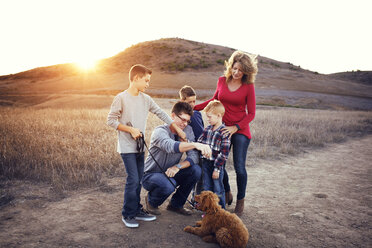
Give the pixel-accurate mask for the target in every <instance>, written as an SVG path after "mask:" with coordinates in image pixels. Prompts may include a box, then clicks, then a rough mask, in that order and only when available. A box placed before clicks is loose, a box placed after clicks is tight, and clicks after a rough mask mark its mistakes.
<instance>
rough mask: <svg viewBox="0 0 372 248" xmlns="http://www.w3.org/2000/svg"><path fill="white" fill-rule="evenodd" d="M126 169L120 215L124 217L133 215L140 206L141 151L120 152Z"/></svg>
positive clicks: (142, 154)
mask: <svg viewBox="0 0 372 248" xmlns="http://www.w3.org/2000/svg"><path fill="white" fill-rule="evenodd" d="M120 155H121V158H122V159H123V162H124V166H125V170H126V171H127V182H126V183H125V189H124V203H123V209H122V212H121V213H122V215H123V216H124V217H135V216H136V214H137V213H138V212H139V211H140V209H141V208H142V205H141V204H140V201H141V180H142V176H143V168H144V157H145V154H144V153H143V152H142V153H120Z"/></svg>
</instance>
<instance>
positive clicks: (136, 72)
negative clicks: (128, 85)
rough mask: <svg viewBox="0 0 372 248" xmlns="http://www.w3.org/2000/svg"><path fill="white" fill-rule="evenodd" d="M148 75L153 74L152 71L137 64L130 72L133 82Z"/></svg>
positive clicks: (130, 78)
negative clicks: (135, 78)
mask: <svg viewBox="0 0 372 248" xmlns="http://www.w3.org/2000/svg"><path fill="white" fill-rule="evenodd" d="M146 74H150V75H151V74H152V71H151V70H150V69H149V68H147V67H146V66H144V65H140V64H136V65H134V66H132V68H130V70H129V81H131V82H133V79H134V77H135V76H138V77H139V78H142V77H144V76H145V75H146Z"/></svg>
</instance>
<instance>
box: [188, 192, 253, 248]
mask: <svg viewBox="0 0 372 248" xmlns="http://www.w3.org/2000/svg"><path fill="white" fill-rule="evenodd" d="M195 201H196V202H197V204H196V208H197V209H199V210H201V211H203V212H205V216H204V218H203V219H202V220H200V221H197V222H196V227H192V226H187V227H185V228H184V229H183V230H184V231H185V232H189V233H193V234H196V235H198V236H200V237H202V238H203V240H204V241H205V242H209V243H212V242H213V243H219V244H220V246H221V247H223V248H224V247H231V248H238V247H239V248H240V247H246V246H247V243H248V239H249V233H248V229H247V228H246V227H245V225H244V223H243V222H242V220H241V219H240V218H239V217H238V216H237V215H236V214H232V213H230V212H228V211H226V210H224V209H223V208H222V207H221V206H220V205H219V204H218V202H219V199H218V196H217V195H216V194H215V193H213V192H211V191H203V192H202V193H201V194H200V195H197V196H195Z"/></svg>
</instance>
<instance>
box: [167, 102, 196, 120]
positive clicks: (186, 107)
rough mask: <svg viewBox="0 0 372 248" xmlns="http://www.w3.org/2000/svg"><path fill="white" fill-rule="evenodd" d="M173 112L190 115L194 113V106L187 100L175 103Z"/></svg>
mask: <svg viewBox="0 0 372 248" xmlns="http://www.w3.org/2000/svg"><path fill="white" fill-rule="evenodd" d="M172 113H175V114H176V115H180V114H182V113H184V114H187V115H189V116H190V117H191V116H192V115H193V114H194V111H193V110H192V107H191V105H190V104H188V103H187V102H177V103H176V104H174V105H173V108H172Z"/></svg>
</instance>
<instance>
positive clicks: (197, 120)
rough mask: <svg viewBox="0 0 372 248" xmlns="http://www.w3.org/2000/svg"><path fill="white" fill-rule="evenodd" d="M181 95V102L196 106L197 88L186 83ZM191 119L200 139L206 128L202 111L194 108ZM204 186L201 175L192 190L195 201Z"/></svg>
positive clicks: (196, 137) (191, 124)
mask: <svg viewBox="0 0 372 248" xmlns="http://www.w3.org/2000/svg"><path fill="white" fill-rule="evenodd" d="M179 95H180V100H181V102H187V103H188V104H190V105H191V107H192V108H194V106H195V102H196V93H195V90H194V89H193V88H192V87H191V86H188V85H184V86H183V87H182V88H181V89H180V91H179ZM190 121H191V122H190V124H189V125H190V126H191V127H192V131H193V132H194V136H195V140H198V138H199V136H200V135H201V134H202V132H203V129H204V122H203V117H202V115H201V113H200V112H199V111H197V110H194V114H193V115H192V116H191V119H190ZM198 164H200V163H198ZM202 186H203V177H200V180H199V181H198V182H197V183H196V184H195V187H194V188H193V189H192V192H191V195H192V196H191V201H192V202H193V201H194V198H195V195H198V194H200V193H201V190H202Z"/></svg>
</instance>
